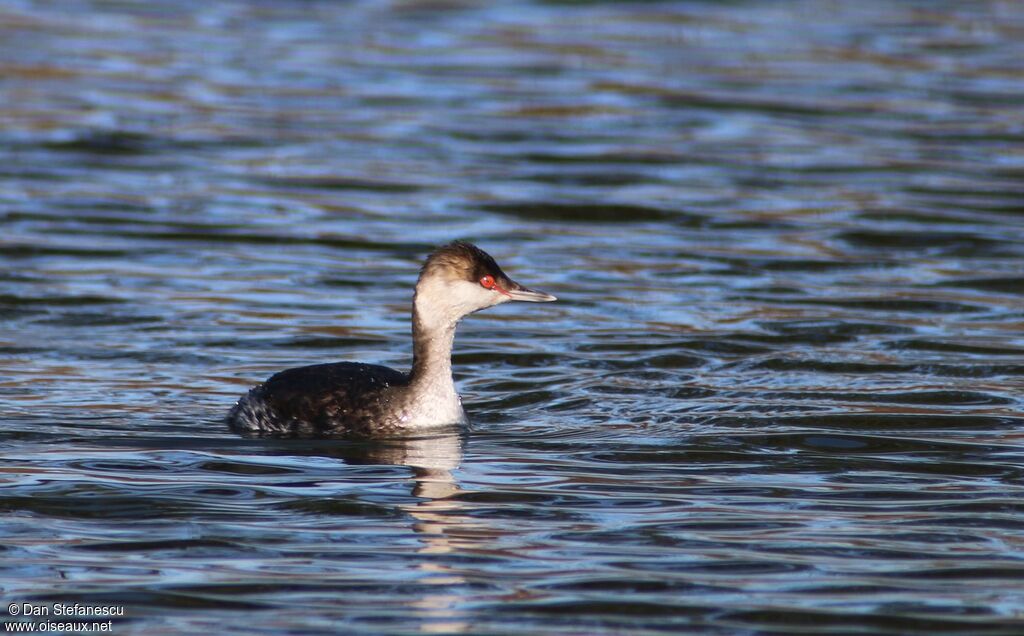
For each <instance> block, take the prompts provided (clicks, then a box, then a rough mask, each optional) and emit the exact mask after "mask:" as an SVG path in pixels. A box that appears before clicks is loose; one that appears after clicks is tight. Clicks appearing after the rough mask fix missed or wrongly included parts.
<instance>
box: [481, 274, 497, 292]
mask: <svg viewBox="0 0 1024 636" xmlns="http://www.w3.org/2000/svg"><path fill="white" fill-rule="evenodd" d="M480 286H481V287H483V288H484V289H494V277H493V276H490V275H487V276H484V277H483V278H481V279H480Z"/></svg>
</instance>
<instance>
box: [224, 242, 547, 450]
mask: <svg viewBox="0 0 1024 636" xmlns="http://www.w3.org/2000/svg"><path fill="white" fill-rule="evenodd" d="M513 300H520V301H526V302H551V301H553V300H556V298H555V297H554V296H552V295H551V294H546V293H544V292H539V291H534V290H532V289H527V288H526V287H523V286H522V285H520V284H519V283H517V282H515V281H514V280H512V279H511V278H509V277H508V276H507V275H506V274H505V272H503V271H502V270H501V267H499V266H498V264H497V263H496V262H495V261H494V259H493V258H491V256H490V255H489V254H487V252H484V251H483V250H481V249H480V248H479V247H477V246H475V245H473V244H471V243H466V242H463V241H455V242H453V243H449V244H448V245H444V246H442V247H440V248H438V249H437V250H436V251H434V252H433V253H432V254H431V255H430V256H429V257H428V258H427V260H426V262H425V263H424V265H423V267H422V269H421V270H420V275H419V279H418V280H417V282H416V291H415V293H414V294H413V302H412V346H413V358H412V368H411V369H410V371H409V372H408V373H403V372H401V371H396V370H395V369H391V368H388V367H384V366H380V365H375V364H362V363H357V362H335V363H329V364H315V365H311V366H305V367H297V368H294V369H288V370H285V371H281V372H280V373H277V374H275V375H273V376H271V377H270V378H269V379H268V380H267V381H266V382H264V383H262V384H260V385H257V386H255V387H253V388H252V389H251V390H250V391H249V392H248V393H247V394H246V395H244V396H242V398H241V399H240V400H238V403H237V404H235V406H234V407H233V408H232V409H231V411H230V412H229V413H228V416H227V423H228V426H229V427H230V428H231V429H232V430H233V431H235V432H238V433H243V434H247V435H256V436H274V437H316V436H323V437H347V436H351V437H392V436H394V437H397V436H402V435H408V434H411V433H416V432H417V431H421V430H424V429H430V428H432V427H438V426H444V425H451V424H464V423H466V413H465V411H464V410H463V408H462V399H461V398H460V397H459V394H458V392H457V391H456V389H455V381H454V379H453V378H452V358H451V356H452V345H453V343H454V340H455V327H456V325H457V324H458V322H459V320H461V319H462V318H463V317H464V316H467V315H469V314H471V313H473V312H475V311H480V310H481V309H486V308H488V307H493V306H495V305H500V304H502V303H506V302H509V301H513Z"/></svg>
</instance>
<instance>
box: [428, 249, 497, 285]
mask: <svg viewBox="0 0 1024 636" xmlns="http://www.w3.org/2000/svg"><path fill="white" fill-rule="evenodd" d="M435 274H446V275H447V276H449V277H452V278H461V279H463V280H467V281H470V282H474V283H475V282H478V281H479V280H480V279H481V278H483V277H484V276H493V277H494V279H495V280H499V281H503V280H508V276H506V275H505V272H503V271H501V268H500V267H498V264H497V263H496V262H494V259H493V258H491V255H490V254H488V253H487V252H485V251H483V250H482V249H480V248H479V247H477V246H476V245H473V244H472V243H467V242H465V241H454V242H452V243H449V244H447V245H442V246H441V247H439V248H437V249H436V250H434V253H433V254H431V255H430V256H429V257H428V258H427V262H426V263H424V264H423V269H421V270H420V278H423V277H424V276H432V275H435Z"/></svg>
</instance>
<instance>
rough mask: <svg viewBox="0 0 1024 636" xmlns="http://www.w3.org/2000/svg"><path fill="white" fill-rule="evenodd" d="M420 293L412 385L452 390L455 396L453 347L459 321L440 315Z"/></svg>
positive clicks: (416, 304) (415, 302)
mask: <svg viewBox="0 0 1024 636" xmlns="http://www.w3.org/2000/svg"><path fill="white" fill-rule="evenodd" d="M427 304H429V303H426V302H424V301H423V299H422V297H421V296H420V295H419V294H417V295H416V297H415V298H414V299H413V309H412V371H411V372H410V380H411V383H412V384H413V385H414V386H415V385H430V386H432V387H433V390H437V389H438V388H441V387H443V388H445V389H448V388H450V391H451V393H452V394H454V393H455V381H454V380H453V379H452V345H453V344H454V343H455V325H456V324H457V323H458V320H454V319H452V318H450V317H447V316H438V315H435V314H433V313H432V312H431V311H430V308H429V307H424V305H427Z"/></svg>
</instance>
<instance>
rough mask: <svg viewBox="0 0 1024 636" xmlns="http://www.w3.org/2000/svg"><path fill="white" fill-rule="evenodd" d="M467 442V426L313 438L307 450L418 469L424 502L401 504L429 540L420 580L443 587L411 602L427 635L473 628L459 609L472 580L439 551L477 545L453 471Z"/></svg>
mask: <svg viewBox="0 0 1024 636" xmlns="http://www.w3.org/2000/svg"><path fill="white" fill-rule="evenodd" d="M465 441H466V435H465V430H464V429H462V428H456V427H453V428H451V429H441V430H437V431H433V432H432V434H431V435H429V436H420V437H408V438H393V439H383V440H372V441H369V440H366V441H349V442H340V443H339V442H336V441H329V440H310V441H309V442H310V443H309V445H307V446H306V447H305V449H303V451H301V452H305V453H308V454H311V455H318V456H321V457H322V456H329V457H334V458H336V459H340V460H342V461H344V462H345V463H346V464H359V465H369V464H376V465H381V464H384V465H395V466H408V467H409V468H411V469H412V471H413V476H412V480H413V486H412V494H413V495H415V496H416V497H417V498H419V501H417V502H415V503H409V504H403V505H401V506H400V507H401V509H402V510H404V511H405V512H407V513H408V514H409V515H410V516H411V517H412V518H413V519H415V522H414V523H413V526H412V527H413V530H414V531H415V532H416V533H417V534H418V535H420V537H421V538H422V542H423V545H422V547H420V548H419V550H417V553H418V554H421V555H424V556H426V557H427V558H425V559H423V560H421V561H420V562H419V564H418V565H417V569H418V570H420V572H421V573H422V574H423V576H422V577H421V578H420V579H419V580H420V582H422V583H424V584H426V585H429V586H436V589H437V591H436V592H426V593H424V594H422V595H421V596H420V597H419V598H416V599H413V600H411V601H410V602H409V606H410V607H411V608H412V609H413V610H414V611H416V612H417V613H418V614H419V615H420V617H421V618H422V621H421V622H420V631H422V632H425V633H462V632H465V631H467V630H468V629H469V622H468V615H467V612H466V611H465V610H464V609H461V608H460V607H459V605H460V603H461V602H462V601H463V600H464V595H463V593H462V592H461V591H460V590H459V588H460V587H462V586H465V585H466V584H467V581H466V578H465V577H464V576H463V575H462V574H460V573H459V572H458V571H456V570H454V569H453V568H452V567H451V566H450V565H447V564H444V563H441V562H439V560H437V559H436V557H437V556H438V555H444V554H450V553H453V552H456V551H457V550H459V549H460V548H471V546H468V545H465V544H466V540H465V539H463V540H462V541H460V540H459V539H458V537H457V535H458V534H462V535H464V536H465V535H466V534H467V533H464V532H463V533H458V532H456V531H457V530H458V529H459V528H463V529H464V526H465V525H466V522H467V518H466V517H465V515H459V514H455V513H457V512H458V511H459V510H460V508H462V507H464V505H465V504H464V503H463V502H461V501H459V500H458V499H457V498H454V495H457V494H458V493H459V492H461V490H460V488H459V484H458V482H457V481H456V479H455V477H454V475H452V471H453V470H455V469H456V468H458V466H459V463H460V462H461V461H462V452H463V448H464V446H465ZM293 452H294V449H293ZM453 535H454V536H453ZM460 544H461V545H460Z"/></svg>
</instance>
